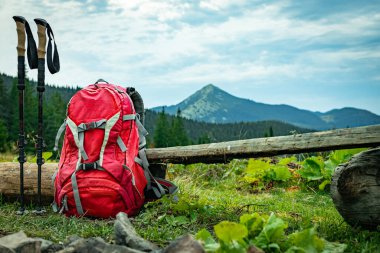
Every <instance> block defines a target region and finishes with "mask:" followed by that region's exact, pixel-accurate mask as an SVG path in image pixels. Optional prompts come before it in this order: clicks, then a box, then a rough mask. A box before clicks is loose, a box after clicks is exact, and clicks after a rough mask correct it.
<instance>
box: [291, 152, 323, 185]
mask: <svg viewBox="0 0 380 253" xmlns="http://www.w3.org/2000/svg"><path fill="white" fill-rule="evenodd" d="M323 168H324V162H323V159H322V158H321V157H316V156H313V157H310V158H307V159H305V160H304V161H303V163H302V168H301V169H299V170H298V171H297V173H298V174H300V175H301V177H303V178H306V179H307V180H309V181H313V180H320V179H322V178H323V174H322V170H323Z"/></svg>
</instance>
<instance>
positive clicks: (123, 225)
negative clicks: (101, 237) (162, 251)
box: [114, 212, 158, 252]
mask: <svg viewBox="0 0 380 253" xmlns="http://www.w3.org/2000/svg"><path fill="white" fill-rule="evenodd" d="M114 230H115V242H116V244H118V245H124V246H127V247H129V248H132V249H136V250H140V251H143V252H151V251H154V250H158V247H157V246H156V245H154V244H153V243H151V242H149V241H147V240H145V239H144V238H142V237H140V236H139V235H138V234H137V232H136V230H135V228H134V227H133V225H132V224H131V222H130V220H129V218H128V215H127V214H126V213H122V212H121V213H118V214H117V215H116V221H115V225H114Z"/></svg>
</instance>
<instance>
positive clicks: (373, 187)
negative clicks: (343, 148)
mask: <svg viewBox="0 0 380 253" xmlns="http://www.w3.org/2000/svg"><path fill="white" fill-rule="evenodd" d="M330 189H331V197H332V199H333V201H334V204H335V206H336V209H337V210H338V212H339V213H340V214H341V215H342V217H343V218H344V219H345V221H347V223H349V224H350V225H352V226H361V227H364V228H367V229H373V230H376V228H377V226H380V148H375V149H371V150H367V151H364V152H361V153H359V154H357V155H355V156H354V157H353V158H352V159H351V160H350V161H349V162H347V163H345V164H341V165H339V166H338V167H337V169H336V170H335V173H334V175H333V178H332V182H331V188H330Z"/></svg>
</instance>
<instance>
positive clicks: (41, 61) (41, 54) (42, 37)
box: [34, 18, 48, 92]
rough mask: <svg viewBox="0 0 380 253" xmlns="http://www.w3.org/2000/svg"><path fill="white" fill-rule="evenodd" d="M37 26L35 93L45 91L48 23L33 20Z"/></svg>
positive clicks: (38, 19) (40, 19)
mask: <svg viewBox="0 0 380 253" xmlns="http://www.w3.org/2000/svg"><path fill="white" fill-rule="evenodd" d="M34 22H36V24H37V34H38V49H37V55H38V82H37V91H38V92H44V91H45V55H46V27H47V25H48V23H47V22H46V20H44V19H42V18H36V19H34Z"/></svg>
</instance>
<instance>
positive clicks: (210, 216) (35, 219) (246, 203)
mask: <svg viewBox="0 0 380 253" xmlns="http://www.w3.org/2000/svg"><path fill="white" fill-rule="evenodd" d="M245 166H246V162H245V161H233V162H232V163H231V164H229V165H204V164H197V165H191V166H180V165H176V166H170V167H169V171H168V177H169V178H170V179H171V180H173V181H175V182H176V183H177V185H178V186H179V188H180V193H179V194H178V199H170V198H165V199H162V200H161V201H157V202H154V203H149V204H147V205H146V206H145V208H144V210H143V211H142V212H141V213H140V214H139V215H138V216H137V217H135V218H133V220H132V222H133V224H134V226H135V227H136V229H137V231H138V232H139V233H140V235H142V236H143V237H145V238H146V239H148V240H151V241H153V242H155V243H157V244H159V245H161V246H164V245H166V244H167V243H168V242H169V241H171V240H173V239H175V238H176V237H178V236H180V235H183V234H185V233H191V234H195V233H196V232H197V231H199V230H200V229H202V228H206V229H208V230H209V231H210V232H212V230H213V226H214V225H216V224H217V223H219V222H220V221H222V220H229V221H238V219H239V216H241V215H242V214H244V213H253V212H258V213H260V214H270V213H271V212H274V213H275V214H276V215H277V216H278V217H280V218H282V219H283V220H285V221H286V222H288V224H289V226H288V228H287V233H291V232H294V231H297V230H299V229H305V228H309V227H311V226H314V225H316V226H317V231H318V234H319V236H320V237H323V238H325V239H326V240H328V241H333V242H341V243H345V244H347V245H348V247H347V250H346V252H380V230H378V231H377V232H376V231H375V232H369V231H366V230H360V229H355V228H352V227H350V226H349V225H347V224H346V223H345V222H344V220H343V219H342V217H341V216H340V215H339V213H338V212H337V211H336V209H335V207H334V204H333V203H332V200H331V198H330V196H329V194H328V192H320V191H317V190H313V188H311V187H310V186H305V184H304V183H303V182H301V180H300V181H298V182H292V183H287V184H284V183H283V184H280V183H277V184H274V185H269V186H268V187H267V188H266V189H263V190H259V191H258V190H257V189H255V188H253V187H252V186H251V185H249V184H246V183H245V182H243V181H242V180H241V178H242V175H241V173H242V171H243V170H244V168H245ZM16 209H17V206H16V205H15V204H7V203H3V201H0V235H1V234H7V233H12V232H17V231H19V230H24V231H25V232H26V233H27V234H28V235H30V236H38V237H43V238H45V239H48V240H53V241H55V242H59V241H64V240H65V239H66V238H67V237H68V236H69V235H73V234H77V235H79V236H82V237H90V236H101V237H103V238H104V239H105V240H107V241H112V240H113V237H112V236H113V235H112V233H113V221H112V220H89V219H86V218H80V219H77V218H65V217H64V216H61V215H58V214H55V213H53V212H51V211H50V208H49V207H47V210H48V212H47V213H46V214H45V215H44V216H35V215H33V214H27V215H24V216H17V215H16V214H15V210H16ZM29 209H30V210H32V207H29Z"/></svg>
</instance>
